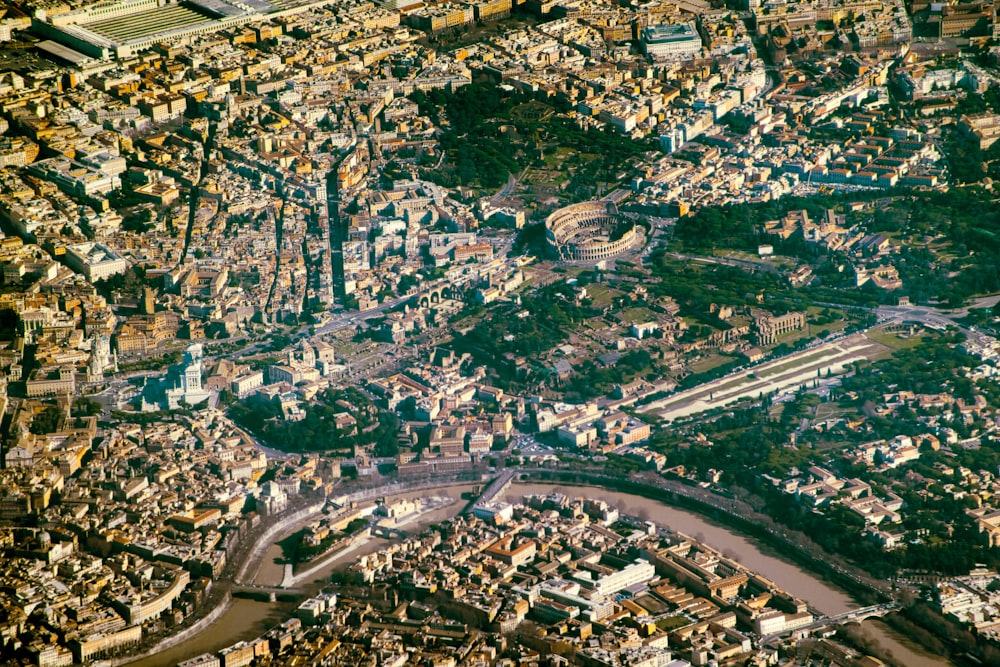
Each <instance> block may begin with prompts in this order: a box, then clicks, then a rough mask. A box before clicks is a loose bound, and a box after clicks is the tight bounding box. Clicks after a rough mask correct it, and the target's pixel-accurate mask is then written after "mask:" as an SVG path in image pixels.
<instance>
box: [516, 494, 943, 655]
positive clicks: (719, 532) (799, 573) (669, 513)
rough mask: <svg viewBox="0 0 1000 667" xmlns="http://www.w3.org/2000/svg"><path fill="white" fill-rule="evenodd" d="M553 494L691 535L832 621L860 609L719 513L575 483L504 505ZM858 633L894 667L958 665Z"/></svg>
mask: <svg viewBox="0 0 1000 667" xmlns="http://www.w3.org/2000/svg"><path fill="white" fill-rule="evenodd" d="M552 491H558V492H560V493H563V494H565V495H568V496H575V495H580V496H585V497H587V498H593V499H598V500H603V501H605V502H607V503H609V504H612V505H615V506H616V507H617V508H618V509H619V511H621V512H622V513H623V514H631V515H633V516H638V517H640V518H643V519H645V520H648V521H653V522H654V523H657V524H658V525H660V526H663V527H666V528H669V529H671V530H676V531H679V532H682V533H685V534H688V535H691V536H692V537H694V538H695V539H697V540H699V541H703V542H705V543H706V544H708V545H709V546H711V547H712V548H714V549H716V550H717V551H719V552H721V553H723V555H725V556H727V557H730V558H733V559H734V560H736V561H738V562H739V563H740V564H741V565H744V566H745V567H747V569H749V570H752V571H754V572H757V573H759V574H762V575H764V576H765V577H767V578H769V579H771V580H772V581H774V582H776V583H777V584H778V585H779V586H781V587H782V589H784V590H785V591H787V592H789V593H791V594H793V595H795V596H796V597H798V598H801V599H803V600H805V601H806V602H808V603H809V604H810V606H812V607H815V608H816V609H818V610H819V611H821V612H823V613H824V614H827V615H836V614H840V613H843V612H845V611H849V610H851V609H856V608H858V607H860V606H862V605H861V604H859V602H858V601H857V600H856V599H855V598H853V597H852V596H851V595H850V594H849V592H848V591H846V590H844V589H843V588H842V587H841V586H840V585H839V584H838V583H837V582H836V581H831V580H830V579H829V578H823V577H822V575H821V574H819V573H817V572H815V571H814V570H813V569H812V568H810V567H809V566H808V564H807V563H803V562H801V561H799V560H798V559H795V558H793V557H792V555H791V554H790V553H788V550H786V549H784V548H782V546H781V544H780V543H776V542H773V541H771V540H767V539H764V538H762V537H760V536H758V535H756V534H754V533H752V532H749V531H744V530H742V529H741V528H740V527H738V526H733V524H732V523H731V522H729V521H727V520H726V515H725V514H723V513H719V512H712V513H706V512H698V511H696V510H692V509H686V508H683V507H681V506H679V504H678V505H670V504H667V501H665V500H664V499H663V497H662V496H661V497H653V494H636V493H628V492H624V491H619V490H615V489H613V488H607V487H604V486H594V485H588V484H579V483H553V482H544V481H543V482H539V481H535V480H528V481H523V480H522V481H518V482H515V483H514V484H513V485H512V486H511V488H510V489H508V490H507V492H506V493H505V498H506V500H507V501H508V502H518V501H520V499H521V496H522V495H525V494H536V493H551V492H552ZM860 627H861V632H862V633H863V634H864V636H865V637H867V639H868V641H869V642H870V643H874V644H877V645H878V647H879V651H878V652H879V653H881V654H882V655H890V656H892V659H893V660H892V664H895V665H896V666H897V667H959V665H958V663H955V662H953V661H951V660H948V659H947V658H945V657H943V656H939V655H936V654H933V653H931V652H929V651H928V650H926V649H925V648H924V647H922V646H921V645H920V644H918V643H917V642H915V641H913V640H912V639H911V638H909V637H907V636H905V635H904V634H901V633H900V632H898V631H897V630H895V629H894V628H892V627H891V626H890V625H888V624H886V623H885V622H883V621H880V620H878V619H870V620H866V621H864V622H863V623H861V624H860Z"/></svg>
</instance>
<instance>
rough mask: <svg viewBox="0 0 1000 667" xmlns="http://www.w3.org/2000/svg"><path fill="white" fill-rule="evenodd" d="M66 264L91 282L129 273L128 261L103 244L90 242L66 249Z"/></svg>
mask: <svg viewBox="0 0 1000 667" xmlns="http://www.w3.org/2000/svg"><path fill="white" fill-rule="evenodd" d="M66 263H67V264H68V265H69V266H70V268H71V269H73V270H74V271H77V272H78V273H82V274H83V275H84V276H85V277H86V278H87V280H89V281H90V282H96V281H98V280H104V279H105V278H108V277H110V276H113V275H116V274H119V273H125V272H126V271H128V268H129V263H128V260H127V259H125V258H124V257H122V256H121V255H119V254H118V253H116V252H115V251H113V250H111V248H109V247H107V246H106V245H104V244H103V243H96V242H94V241H89V242H87V243H77V244H76V245H71V246H67V247H66Z"/></svg>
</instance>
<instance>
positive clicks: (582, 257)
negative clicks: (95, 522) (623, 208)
mask: <svg viewBox="0 0 1000 667" xmlns="http://www.w3.org/2000/svg"><path fill="white" fill-rule="evenodd" d="M545 240H546V245H547V246H548V250H549V252H550V253H551V254H552V255H553V256H554V257H557V258H559V259H561V260H564V261H572V262H593V261H599V260H602V259H608V258H610V257H615V256H617V255H620V254H622V253H624V252H626V251H628V250H629V249H630V248H631V247H632V246H634V245H635V244H636V242H637V240H638V234H637V232H636V228H635V223H633V222H632V221H631V220H629V219H627V218H624V217H622V216H621V215H619V213H618V207H617V206H615V205H614V204H613V203H612V202H607V201H589V202H583V203H580V204H572V205H571V206H566V207H564V208H561V209H559V210H558V211H555V212H554V213H552V215H550V216H549V217H548V218H546V219H545Z"/></svg>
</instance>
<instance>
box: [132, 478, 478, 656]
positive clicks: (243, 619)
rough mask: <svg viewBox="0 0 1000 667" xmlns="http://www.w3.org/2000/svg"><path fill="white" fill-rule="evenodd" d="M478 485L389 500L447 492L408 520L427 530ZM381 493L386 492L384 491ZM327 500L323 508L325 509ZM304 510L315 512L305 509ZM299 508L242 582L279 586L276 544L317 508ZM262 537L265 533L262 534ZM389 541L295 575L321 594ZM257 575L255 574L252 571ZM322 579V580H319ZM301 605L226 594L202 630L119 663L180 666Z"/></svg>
mask: <svg viewBox="0 0 1000 667" xmlns="http://www.w3.org/2000/svg"><path fill="white" fill-rule="evenodd" d="M472 488H473V486H472V485H470V484H469V483H467V482H458V483H456V482H455V481H450V482H449V481H442V482H436V483H428V484H425V485H419V486H418V487H417V488H414V489H409V490H405V491H397V492H396V493H395V494H392V495H387V496H386V497H387V498H393V499H396V498H407V499H413V498H415V497H427V496H428V495H429V492H432V491H435V490H436V491H437V492H436V493H434V495H435V496H441V495H447V496H448V497H449V498H450V499H451V501H450V502H449V503H447V504H444V503H435V504H434V505H432V506H430V507H428V508H427V509H426V511H425V512H421V513H418V514H416V515H413V516H411V517H407V518H406V519H405V521H404V524H405V525H406V526H407V527H408V528H411V529H412V530H414V531H419V530H422V529H423V528H424V527H426V526H428V525H430V524H431V523H434V522H436V521H441V520H443V519H445V518H450V517H452V516H454V515H455V514H457V513H458V512H459V511H460V510H461V509H462V507H463V501H462V500H461V497H462V494H463V493H465V492H468V491H471V490H472ZM380 495H381V494H380ZM372 497H373V494H372V493H371V492H370V491H367V490H366V491H360V492H357V493H356V494H352V496H351V497H347V496H345V497H341V498H338V500H339V501H347V500H351V499H364V500H369V499H371V498H372ZM323 504H325V501H324V502H323V503H321V504H320V505H319V506H320V508H322V506H323ZM304 510H312V511H309V512H306V513H303V512H304ZM304 510H299V512H297V513H296V515H297V516H298V520H297V521H290V520H285V521H282V522H281V525H280V527H272V528H271V529H269V530H267V531H266V532H265V533H264V536H266V537H267V539H262V538H258V539H257V540H256V542H255V543H254V545H253V549H252V551H251V557H249V558H248V559H247V561H246V562H245V563H243V564H242V566H241V567H240V568H239V571H238V574H239V579H238V581H239V582H240V583H244V584H256V585H263V586H276V585H278V584H279V583H280V582H281V581H282V579H283V578H284V570H285V568H284V565H283V564H282V563H281V562H280V561H281V558H282V554H281V548H280V546H279V545H278V544H277V542H278V541H280V540H281V539H282V538H283V537H285V536H287V535H289V534H291V533H293V532H295V531H296V530H299V529H300V528H301V527H302V525H304V523H306V522H308V521H309V520H311V519H312V518H313V517H314V516H315V514H316V510H313V509H312V506H310V507H307V508H304ZM262 537H263V536H262ZM388 544H391V541H390V540H386V539H383V538H379V537H371V536H369V537H364V538H361V539H359V540H357V541H355V542H354V543H353V544H352V545H350V546H349V547H348V548H347V549H346V550H343V551H341V552H338V553H336V554H329V555H328V556H326V557H324V558H323V559H322V561H323V562H322V563H318V564H316V563H314V564H312V565H311V566H310V567H309V568H308V570H307V571H304V572H301V573H298V574H297V575H295V587H296V588H298V589H299V590H300V591H301V592H302V593H303V594H305V595H313V594H315V593H317V592H319V590H320V588H321V587H322V582H323V581H325V580H327V579H328V578H329V575H330V574H331V573H332V572H333V571H334V570H336V569H337V568H340V567H343V566H345V565H347V564H349V563H350V562H353V560H354V559H356V558H358V557H360V556H363V555H366V554H368V553H372V552H375V551H378V550H380V549H383V548H384V547H385V546H387V545H388ZM247 573H252V574H249V575H248V574H247ZM317 582H319V583H317ZM215 585H217V586H221V585H225V582H218V583H217V584H215ZM296 604H297V603H289V602H282V601H276V602H263V601H258V600H251V599H244V598H233V597H231V596H228V595H227V596H226V599H225V605H218V606H216V607H215V608H214V609H213V610H212V611H211V612H210V614H209V616H210V618H211V621H205V620H204V619H203V620H202V621H199V622H197V623H196V624H195V626H192V628H194V627H197V628H198V631H197V632H195V631H192V630H191V629H190V628H189V629H186V630H185V631H183V633H181V634H178V635H172V636H171V637H167V638H165V639H164V640H162V641H161V642H159V643H158V644H157V645H156V647H155V648H154V649H153V650H149V651H145V652H143V653H142V654H141V655H138V656H129V657H124V658H120V659H119V660H117V661H115V663H114V664H115V665H116V667H118V666H120V665H130V666H131V667H175V665H177V663H178V662H180V661H182V660H186V659H188V658H192V657H194V656H196V655H199V654H201V653H212V652H215V651H218V650H220V649H222V648H225V647H227V646H231V645H233V644H235V643H236V642H238V641H242V640H249V639H253V638H255V637H258V636H260V635H261V634H263V633H264V632H265V631H266V630H268V629H269V628H271V627H273V626H275V625H277V624H279V623H280V622H281V621H283V620H285V619H286V618H287V617H289V616H290V615H291V614H292V613H293V612H294V610H295V606H296Z"/></svg>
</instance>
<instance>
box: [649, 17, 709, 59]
mask: <svg viewBox="0 0 1000 667" xmlns="http://www.w3.org/2000/svg"><path fill="white" fill-rule="evenodd" d="M641 37H642V48H643V51H644V52H645V53H646V55H648V56H652V57H654V58H669V57H677V56H690V55H695V54H697V53H698V52H699V51H701V36H700V35H698V31H697V30H695V27H694V24H693V23H669V24H665V25H651V26H648V27H646V28H643V29H642V36H641Z"/></svg>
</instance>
